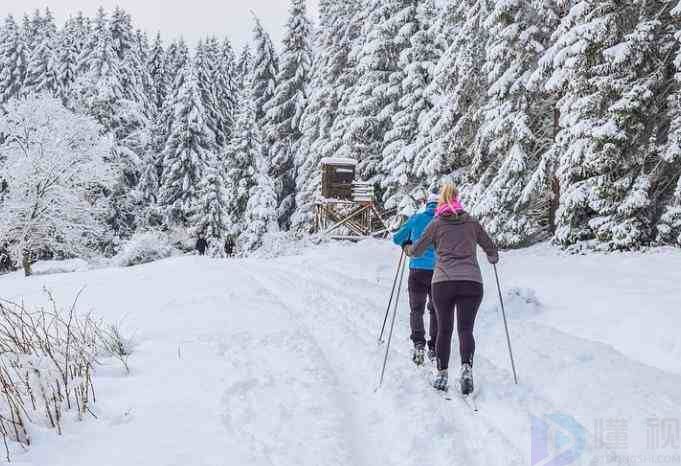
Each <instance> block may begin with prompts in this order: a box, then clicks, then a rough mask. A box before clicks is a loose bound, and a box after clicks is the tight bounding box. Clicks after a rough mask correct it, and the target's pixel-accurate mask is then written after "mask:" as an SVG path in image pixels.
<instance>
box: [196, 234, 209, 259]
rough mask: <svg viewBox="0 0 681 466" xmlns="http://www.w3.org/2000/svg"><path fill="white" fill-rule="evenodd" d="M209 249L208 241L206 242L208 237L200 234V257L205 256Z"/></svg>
mask: <svg viewBox="0 0 681 466" xmlns="http://www.w3.org/2000/svg"><path fill="white" fill-rule="evenodd" d="M207 248H208V241H206V235H204V234H203V233H199V239H198V240H196V250H197V251H199V255H200V256H205V255H206V249H207Z"/></svg>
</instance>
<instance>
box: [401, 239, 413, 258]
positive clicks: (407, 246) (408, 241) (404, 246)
mask: <svg viewBox="0 0 681 466" xmlns="http://www.w3.org/2000/svg"><path fill="white" fill-rule="evenodd" d="M411 245H412V242H411V240H410V239H408V240H407V241H405V242H404V243H402V251H403V252H404V253H405V254H406V255H407V256H410V253H408V252H407V248H410V249H411ZM410 257H411V256H410Z"/></svg>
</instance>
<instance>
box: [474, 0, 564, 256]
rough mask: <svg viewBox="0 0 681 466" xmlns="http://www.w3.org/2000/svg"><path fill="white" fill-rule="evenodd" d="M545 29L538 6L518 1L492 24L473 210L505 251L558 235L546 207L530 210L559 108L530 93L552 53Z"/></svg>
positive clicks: (497, 12) (488, 23) (498, 7)
mask: <svg viewBox="0 0 681 466" xmlns="http://www.w3.org/2000/svg"><path fill="white" fill-rule="evenodd" d="M538 21H539V23H538ZM542 21H543V18H542V17H541V16H540V15H539V12H538V11H537V10H535V9H534V8H533V7H532V5H531V4H530V3H528V2H525V1H522V0H510V1H507V2H497V3H496V4H495V6H494V8H493V9H492V11H491V12H490V14H489V16H488V17H487V18H486V19H485V22H484V27H485V28H486V29H487V37H488V43H487V46H486V50H487V56H486V60H485V64H484V66H483V73H484V74H485V76H486V78H487V101H486V102H485V104H484V106H483V108H482V121H481V126H480V129H479V131H478V135H477V142H476V147H477V148H478V150H479V154H480V156H479V157H475V158H474V163H473V166H472V167H471V175H470V176H471V177H472V178H473V179H472V183H476V186H475V188H474V189H473V191H472V194H471V195H470V196H469V202H471V204H473V205H474V209H473V210H472V212H473V213H474V214H475V215H476V216H477V217H478V218H479V219H480V220H481V221H482V222H483V224H484V225H485V227H486V228H487V231H488V232H489V233H490V234H491V235H492V237H493V238H494V239H495V240H496V241H497V243H498V244H499V245H500V246H502V247H517V246H521V245H525V244H528V243H529V242H532V241H536V240H537V239H540V238H542V237H546V234H547V232H548V230H549V227H550V222H549V206H550V205H549V204H547V203H546V202H541V203H540V205H541V208H540V209H532V208H528V204H529V203H530V202H528V201H529V200H528V199H524V198H523V192H524V189H525V187H526V185H527V184H528V182H529V180H530V177H531V176H532V173H533V171H534V170H535V168H536V167H537V165H538V163H539V161H540V159H541V151H542V150H544V149H545V148H546V147H547V145H549V144H550V143H551V142H552V141H553V134H552V133H551V125H552V124H553V109H552V105H553V104H555V102H554V101H553V100H552V99H550V98H547V97H546V96H544V95H542V94H540V93H539V94H538V93H535V92H532V91H531V90H530V89H529V88H528V78H529V76H530V74H531V73H532V72H533V71H534V70H535V69H536V67H537V63H538V60H539V57H540V56H541V54H542V53H543V52H544V50H545V48H546V45H547V44H546V43H544V40H545V36H544V35H543V34H542V29H541V27H540V26H541V24H540V23H541V22H542ZM544 199H545V196H542V198H540V199H539V200H540V201H544ZM521 200H522V201H523V202H521ZM542 235H543V236H542Z"/></svg>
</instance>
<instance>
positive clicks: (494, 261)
mask: <svg viewBox="0 0 681 466" xmlns="http://www.w3.org/2000/svg"><path fill="white" fill-rule="evenodd" d="M487 260H488V261H489V263H490V264H492V265H495V264H498V263H499V254H497V255H496V256H487Z"/></svg>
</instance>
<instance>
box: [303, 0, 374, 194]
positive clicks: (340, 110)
mask: <svg viewBox="0 0 681 466" xmlns="http://www.w3.org/2000/svg"><path fill="white" fill-rule="evenodd" d="M340 3H341V4H344V5H346V6H347V15H346V22H345V24H343V25H342V26H343V27H342V29H341V31H340V39H339V41H338V45H337V53H336V55H335V56H334V57H333V58H332V64H333V65H332V66H333V69H334V71H332V72H330V73H329V74H328V77H329V78H330V80H329V83H328V86H329V87H331V88H332V89H333V95H334V96H335V97H334V98H335V100H336V102H334V103H333V106H334V107H336V110H335V111H334V112H335V114H336V116H335V117H334V121H333V124H332V126H331V129H330V131H329V133H328V134H324V133H322V137H321V138H320V139H319V141H317V142H316V143H315V147H317V148H319V150H320V151H321V152H320V156H321V157H335V156H338V157H353V153H352V151H351V148H350V147H349V146H347V145H346V144H345V141H344V137H345V135H346V134H347V133H348V132H349V131H350V129H351V128H352V125H353V124H354V123H355V121H354V119H353V113H352V110H353V108H352V107H351V106H350V102H351V101H352V97H353V95H354V89H355V86H356V85H357V81H358V80H359V77H360V72H359V67H358V65H357V64H358V59H359V52H360V51H361V50H362V46H363V44H364V39H365V36H364V32H365V31H366V30H365V25H366V23H367V21H368V16H369V14H370V13H371V10H370V9H369V8H366V7H365V5H364V3H363V2H362V1H361V0H353V1H348V2H340ZM313 182H316V181H313Z"/></svg>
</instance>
